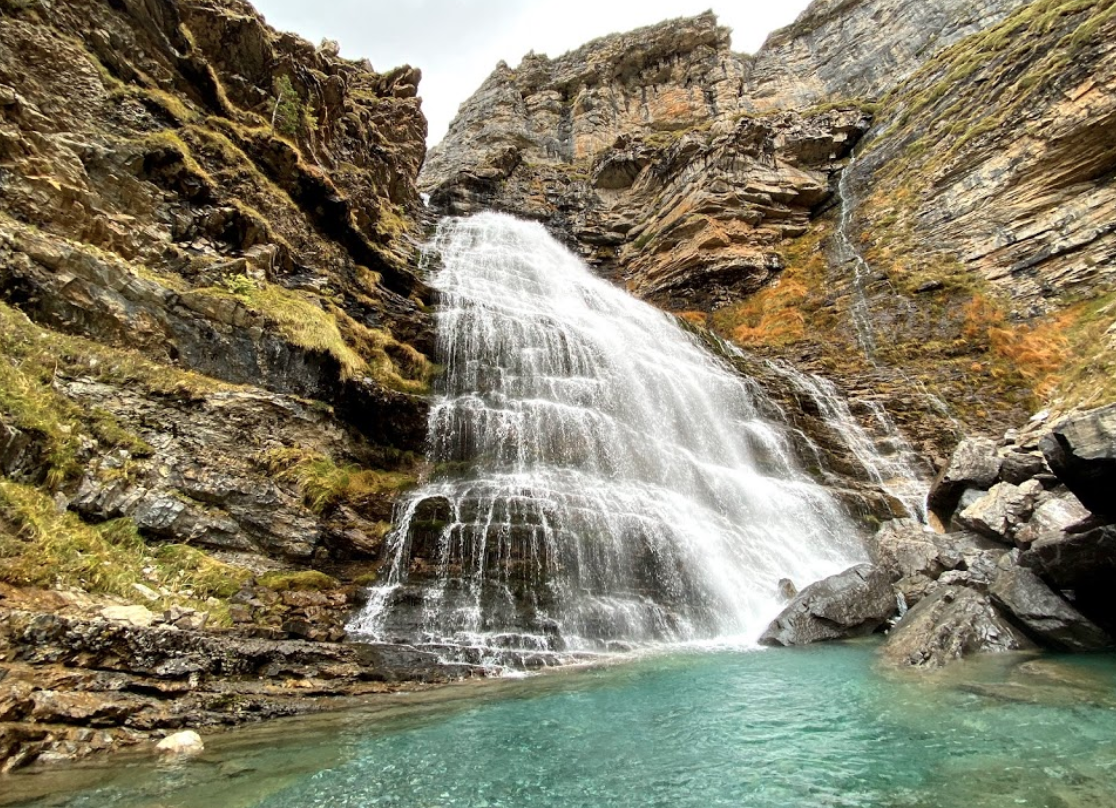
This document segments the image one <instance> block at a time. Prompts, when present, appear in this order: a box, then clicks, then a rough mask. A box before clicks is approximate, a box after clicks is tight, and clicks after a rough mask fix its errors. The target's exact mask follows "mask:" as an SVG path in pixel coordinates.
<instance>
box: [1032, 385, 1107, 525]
mask: <svg viewBox="0 0 1116 808" xmlns="http://www.w3.org/2000/svg"><path fill="white" fill-rule="evenodd" d="M1041 445H1042V453H1043V455H1044V456H1045V457H1046V462H1047V463H1049V464H1050V468H1051V469H1053V471H1054V473H1055V474H1057V475H1058V479H1060V480H1061V481H1062V482H1064V483H1065V484H1066V487H1068V488H1069V489H1070V491H1072V492H1073V493H1074V495H1075V496H1076V497H1077V498H1078V499H1079V500H1081V502H1082V503H1083V504H1084V505H1085V507H1087V508H1089V510H1091V511H1093V512H1094V513H1096V514H1099V515H1101V516H1105V517H1107V518H1109V519H1116V497H1114V496H1113V492H1114V491H1116V404H1114V405H1111V406H1108V407H1104V408H1101V409H1099V410H1093V411H1091V412H1088V413H1084V414H1082V415H1079V416H1077V417H1074V418H1070V419H1067V420H1065V421H1062V422H1061V423H1058V424H1056V425H1055V426H1054V428H1053V429H1052V430H1051V431H1050V434H1049V435H1047V436H1046V437H1045V438H1043V440H1042V444H1041Z"/></svg>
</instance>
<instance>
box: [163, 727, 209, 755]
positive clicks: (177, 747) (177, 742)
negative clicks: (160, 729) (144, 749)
mask: <svg viewBox="0 0 1116 808" xmlns="http://www.w3.org/2000/svg"><path fill="white" fill-rule="evenodd" d="M155 751H156V752H159V753H161V754H164V755H197V754H199V753H201V752H204V751H205V744H204V743H202V739H201V736H200V735H198V733H196V732H194V731H193V730H192V729H187V730H183V731H182V732H176V733H174V734H173V735H168V736H167V737H165V738H163V740H161V741H159V743H157V744H156V745H155Z"/></svg>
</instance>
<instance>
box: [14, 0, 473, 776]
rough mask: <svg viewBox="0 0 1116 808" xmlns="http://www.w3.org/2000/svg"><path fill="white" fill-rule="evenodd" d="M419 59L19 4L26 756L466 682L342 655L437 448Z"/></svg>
mask: <svg viewBox="0 0 1116 808" xmlns="http://www.w3.org/2000/svg"><path fill="white" fill-rule="evenodd" d="M418 79H419V74H418V71H417V70H414V69H412V68H409V67H403V68H398V69H395V70H392V71H389V72H387V73H377V72H375V71H374V70H373V69H372V68H371V66H370V65H369V64H368V63H367V62H365V61H350V60H345V59H341V58H339V57H338V55H337V49H336V46H333V45H331V44H330V43H328V42H327V43H323V44H322V45H321V46H320V47H314V46H313V45H311V44H309V43H307V42H304V41H302V40H301V39H299V38H297V37H295V36H292V35H290V34H282V33H278V32H276V31H274V30H272V29H271V28H269V27H268V26H267V25H266V23H265V22H264V21H263V19H262V18H260V16H259V15H258V14H257V13H256V12H255V11H254V10H253V9H252V8H251V7H250V6H249V5H248V4H247V3H245V2H241V0H175V1H173V2H172V1H168V0H110V1H109V2H103V0H52V2H46V0H42V2H39V1H38V0H18V1H17V0H0V558H2V559H3V563H2V564H0V662H3V664H4V668H3V674H5V675H6V676H3V677H0V678H3V680H4V681H3V685H2V686H0V770H7V769H8V768H10V767H12V766H17V765H22V764H24V763H27V762H29V761H32V760H34V759H35V758H36V757H37V756H40V755H44V756H50V755H53V756H54V757H55V758H59V757H68V756H73V755H78V754H84V753H86V752H88V751H90V750H94V749H105V748H111V747H113V746H116V745H119V744H134V743H137V742H139V741H142V740H144V739H145V738H147V737H150V736H151V735H152V734H154V735H155V736H158V735H160V734H163V733H165V732H166V731H167V730H168V728H174V727H181V726H182V725H183V724H184V723H186V724H192V725H196V726H218V725H222V724H229V723H235V722H239V721H243V720H246V719H249V718H251V717H252V716H256V717H264V716H267V715H277V714H289V713H291V712H301V711H305V710H310V709H320V708H321V706H322V700H321V699H320V698H319V696H321V695H327V696H328V695H336V694H340V693H356V692H368V691H369V690H377V689H383V688H384V687H385V685H384V684H383V682H384V681H385V680H387V681H393V680H398V679H413V678H441V677H444V676H445V675H447V671H445V670H439V669H437V666H436V665H435V664H434V660H433V658H432V657H429V656H427V657H423V656H422V655H421V654H420V655H419V656H418V657H416V656H414V655H410V656H408V655H407V654H406V653H404V654H403V655H402V656H399V655H398V654H395V655H393V656H385V655H384V654H381V653H380V652H371V655H369V654H370V652H369V650H368V649H365V650H364V651H360V652H358V651H356V650H353V649H352V648H346V647H343V646H340V645H336V641H338V640H339V639H341V638H343V637H344V634H345V632H344V628H343V626H344V622H345V620H346V618H347V615H348V614H350V613H351V612H352V611H353V609H354V608H356V606H357V604H358V601H359V597H360V594H359V593H360V591H361V587H360V586H359V583H360V582H361V581H365V580H369V579H371V577H372V576H374V574H375V570H376V565H377V561H378V557H379V549H380V544H381V541H382V539H383V535H384V532H385V530H386V529H387V527H388V520H390V518H391V512H392V506H393V499H394V497H395V496H396V494H397V492H398V491H399V490H400V489H401V488H403V487H405V486H407V485H409V484H411V483H413V481H414V479H415V477H416V474H417V473H418V471H419V463H420V461H419V460H418V454H419V453H420V452H421V450H422V448H423V446H424V440H425V427H426V408H427V404H426V396H425V394H426V392H427V390H428V382H429V377H430V375H431V372H432V366H431V364H430V363H429V361H428V360H427V356H426V355H427V354H428V353H429V352H430V350H431V346H432V343H433V329H432V321H431V317H430V315H429V313H428V308H427V306H428V303H429V296H428V292H427V290H426V288H425V286H424V285H423V283H422V282H421V280H420V279H419V278H418V277H417V276H416V274H415V268H414V261H413V257H414V251H415V244H416V242H417V239H418V238H419V235H420V233H419V229H418V227H417V225H416V216H417V212H418V211H419V210H420V201H419V195H418V190H417V187H416V179H417V174H418V171H419V167H420V165H421V163H422V160H423V158H424V153H425V145H424V139H425V134H426V122H425V119H424V118H423V116H422V112H421V109H420V102H419V100H418V98H417V97H416V84H417V82H418ZM48 589H49V590H52V591H45V590H48ZM125 604H133V605H125ZM44 612H45V613H47V614H44ZM152 623H154V624H156V625H151V624H152ZM44 627H45V628H44ZM213 628H216V629H217V631H216V632H211V631H210V630H211V629H213ZM203 629H204V631H203ZM62 637H65V638H66V639H65V640H59V641H60V642H61V646H59V647H58V648H56V649H55V650H53V651H51V650H47V649H48V648H49V647H51V643H52V642H54V641H55V639H58V638H62ZM79 637H80V638H82V639H77V638H79ZM52 638H54V639H52ZM85 642H87V643H88V644H87V645H86V646H85V647H84V650H82V651H80V652H78V651H76V649H77V648H78V646H79V645H81V644H82V643H85ZM199 649H205V650H199ZM71 652H76V653H77V656H75V657H73V658H65V659H64V657H65V655H66V654H69V653H71ZM195 654H196V655H197V656H192V655H195ZM152 660H159V661H158V662H157V663H156V662H151V661H152ZM234 660H236V661H237V662H235V663H234V662H233V661H234ZM60 662H64V664H66V665H69V666H75V665H76V666H78V667H79V668H84V670H80V671H78V672H76V673H75V672H73V671H72V670H71V669H69V668H67V669H65V670H63V669H62V668H61V667H58V666H57V665H58V663H60ZM148 663H151V664H150V665H148ZM237 664H239V665H241V667H239V668H238V667H236V665H237ZM151 666H154V667H151ZM230 666H231V667H230ZM156 669H157V670H156ZM459 673H461V672H460V671H459V672H454V671H449V672H448V675H458V674H459ZM106 676H108V677H112V678H113V681H114V682H115V683H116V684H114V685H113V686H112V688H111V690H112V692H104V691H105V688H104V687H102V686H101V685H100V684H98V682H102V681H103V680H104V677H106ZM152 677H154V678H152ZM292 677H293V678H297V679H299V681H300V682H302V684H303V685H305V686H309V684H310V682H309V680H311V679H315V680H317V679H319V678H320V679H321V680H323V681H324V680H326V679H328V680H330V681H331V682H332V684H330V685H328V686H325V687H318V688H316V689H315V690H314V691H313V694H314V696H315V697H314V698H305V697H302V696H294V697H292V693H293V691H290V689H289V687H287V686H286V685H285V683H286V684H289V681H288V680H290V679H292ZM231 679H236V681H231ZM370 680H376V681H375V682H372V681H370ZM121 690H122V691H126V692H128V693H129V694H131V695H126V696H122V695H121V694H120V692H118V691H121ZM301 692H302V693H303V694H310V693H311V691H308V690H302V691H301ZM152 694H157V695H152ZM91 716H99V717H100V718H97V719H95V721H96V722H97V725H98V726H101V727H102V729H100V730H98V731H97V732H93V731H91V730H89V729H88V724H89V721H90V720H91V719H90V717H91ZM13 722H14V723H13Z"/></svg>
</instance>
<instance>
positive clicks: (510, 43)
mask: <svg viewBox="0 0 1116 808" xmlns="http://www.w3.org/2000/svg"><path fill="white" fill-rule="evenodd" d="M710 2H711V0H641V2H639V3H628V2H622V3H617V2H611V3H606V2H602V0H562V2H557V3H556V2H553V0H550V1H549V2H548V1H546V0H392V1H391V2H374V3H367V2H362V0H317V2H310V1H309V0H254V4H255V6H256V7H257V8H258V9H259V10H260V11H261V12H262V13H263V14H264V16H265V17H266V18H267V20H268V22H269V23H271V24H272V25H273V26H275V27H276V28H279V29H282V30H287V31H295V32H296V33H299V34H301V35H302V36H304V37H306V38H307V39H310V40H311V41H313V42H317V41H318V40H320V39H322V38H323V37H325V38H329V39H335V40H337V41H338V42H340V43H341V50H342V53H343V54H344V55H345V56H348V57H351V58H358V57H365V56H366V57H368V58H369V59H370V60H371V61H372V64H373V65H374V66H375V67H376V69H378V70H385V69H387V68H390V67H394V66H396V65H399V64H404V63H407V64H411V65H414V66H416V67H420V68H422V72H423V80H422V84H421V86H420V87H419V90H420V93H419V94H420V95H421V96H422V98H423V111H424V112H425V113H426V117H427V120H429V122H430V137H429V141H430V142H431V143H434V142H436V141H438V140H440V139H441V137H442V135H444V134H445V131H446V128H447V127H448V126H449V122H450V120H451V119H452V118H453V116H454V115H455V114H456V113H457V107H458V106H459V105H460V104H461V103H462V102H463V101H465V100H466V99H467V98H468V97H469V96H470V95H472V93H473V91H474V90H476V89H477V87H479V86H480V84H481V82H482V81H484V79H485V78H486V77H487V76H488V74H489V73H491V72H492V69H493V67H495V66H496V63H497V62H498V61H500V60H501V59H503V60H504V61H506V62H507V63H508V64H510V65H513V66H514V65H516V64H518V62H519V60H520V58H521V57H522V56H523V55H524V54H525V53H527V52H529V51H532V50H533V51H535V52H536V53H545V54H547V55H549V56H558V55H559V54H562V53H565V52H566V51H568V50H572V49H573V48H576V47H578V46H579V45H582V44H584V43H585V42H588V41H589V40H590V39H594V38H596V37H599V36H603V35H605V34H609V33H613V32H615V31H627V30H630V29H632V28H638V27H640V26H643V25H650V24H652V23H656V22H660V21H662V20H666V19H670V18H672V17H682V16H692V15H694V14H700V13H701V12H702V11H706V10H708V9H709V8H710ZM807 2H808V0H789V1H788V2H785V3H780V4H778V5H777V6H776V4H773V3H771V2H770V0H721V2H720V4H719V5H718V3H716V2H714V3H713V6H712V9H713V11H714V13H716V14H717V16H718V18H719V20H720V22H721V24H722V25H727V26H729V27H730V28H732V29H733V48H734V49H735V50H738V51H747V52H754V51H756V50H757V49H758V48H759V46H760V45H761V44H762V43H763V40H764V38H765V37H766V36H767V34H768V33H770V32H771V31H773V30H775V29H776V28H779V27H781V26H783V25H787V24H788V23H790V22H792V21H793V20H794V18H795V17H796V16H798V14H799V13H800V12H801V11H802V9H804V8H805V7H806V5H807Z"/></svg>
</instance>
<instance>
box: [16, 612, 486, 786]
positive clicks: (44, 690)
mask: <svg viewBox="0 0 1116 808" xmlns="http://www.w3.org/2000/svg"><path fill="white" fill-rule="evenodd" d="M0 671H2V672H3V677H2V678H0V770H8V769H11V768H13V767H16V766H20V765H25V764H27V763H30V762H32V761H35V760H39V761H42V762H48V761H59V760H67V759H73V758H74V757H80V756H82V755H86V754H89V753H91V752H96V751H105V750H108V749H117V748H122V747H127V746H135V745H137V744H141V743H144V742H150V741H151V740H153V739H158V738H160V737H162V736H164V735H169V734H171V733H173V732H175V731H178V730H181V729H183V728H185V727H193V728H203V729H207V730H210V731H212V730H215V729H218V728H221V727H227V726H231V725H234V724H239V723H244V722H245V721H260V720H264V719H267V718H272V717H278V716H284V715H297V714H303V713H308V712H316V711H319V710H323V709H341V708H342V707H343V706H344V705H346V704H347V703H348V700H349V699H351V698H352V697H355V696H367V695H369V694H375V693H384V692H389V691H392V690H397V689H399V688H401V687H404V686H410V687H414V684H410V685H407V684H406V683H416V682H418V683H435V682H442V681H446V680H447V679H450V678H459V677H461V676H467V675H471V674H473V673H474V672H475V671H474V670H473V669H471V668H469V667H468V666H464V665H461V666H456V667H455V666H446V665H442V664H440V663H439V662H438V660H437V658H436V657H435V656H434V655H433V654H429V653H424V652H421V651H416V650H414V649H409V648H401V647H396V646H387V645H357V644H337V643H325V642H307V641H304V640H296V639H283V640H270V639H260V638H254V637H248V636H244V635H243V634H238V633H235V632H231V631H226V632H218V633H212V632H210V633H201V632H197V631H184V630H180V629H178V628H175V627H174V626H170V625H161V626H152V627H143V626H135V625H129V624H127V623H123V622H119V621H112V620H106V619H104V618H93V619H90V618H87V617H77V616H63V615H59V614H55V613H44V612H25V611H19V610H6V611H4V612H3V613H0Z"/></svg>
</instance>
